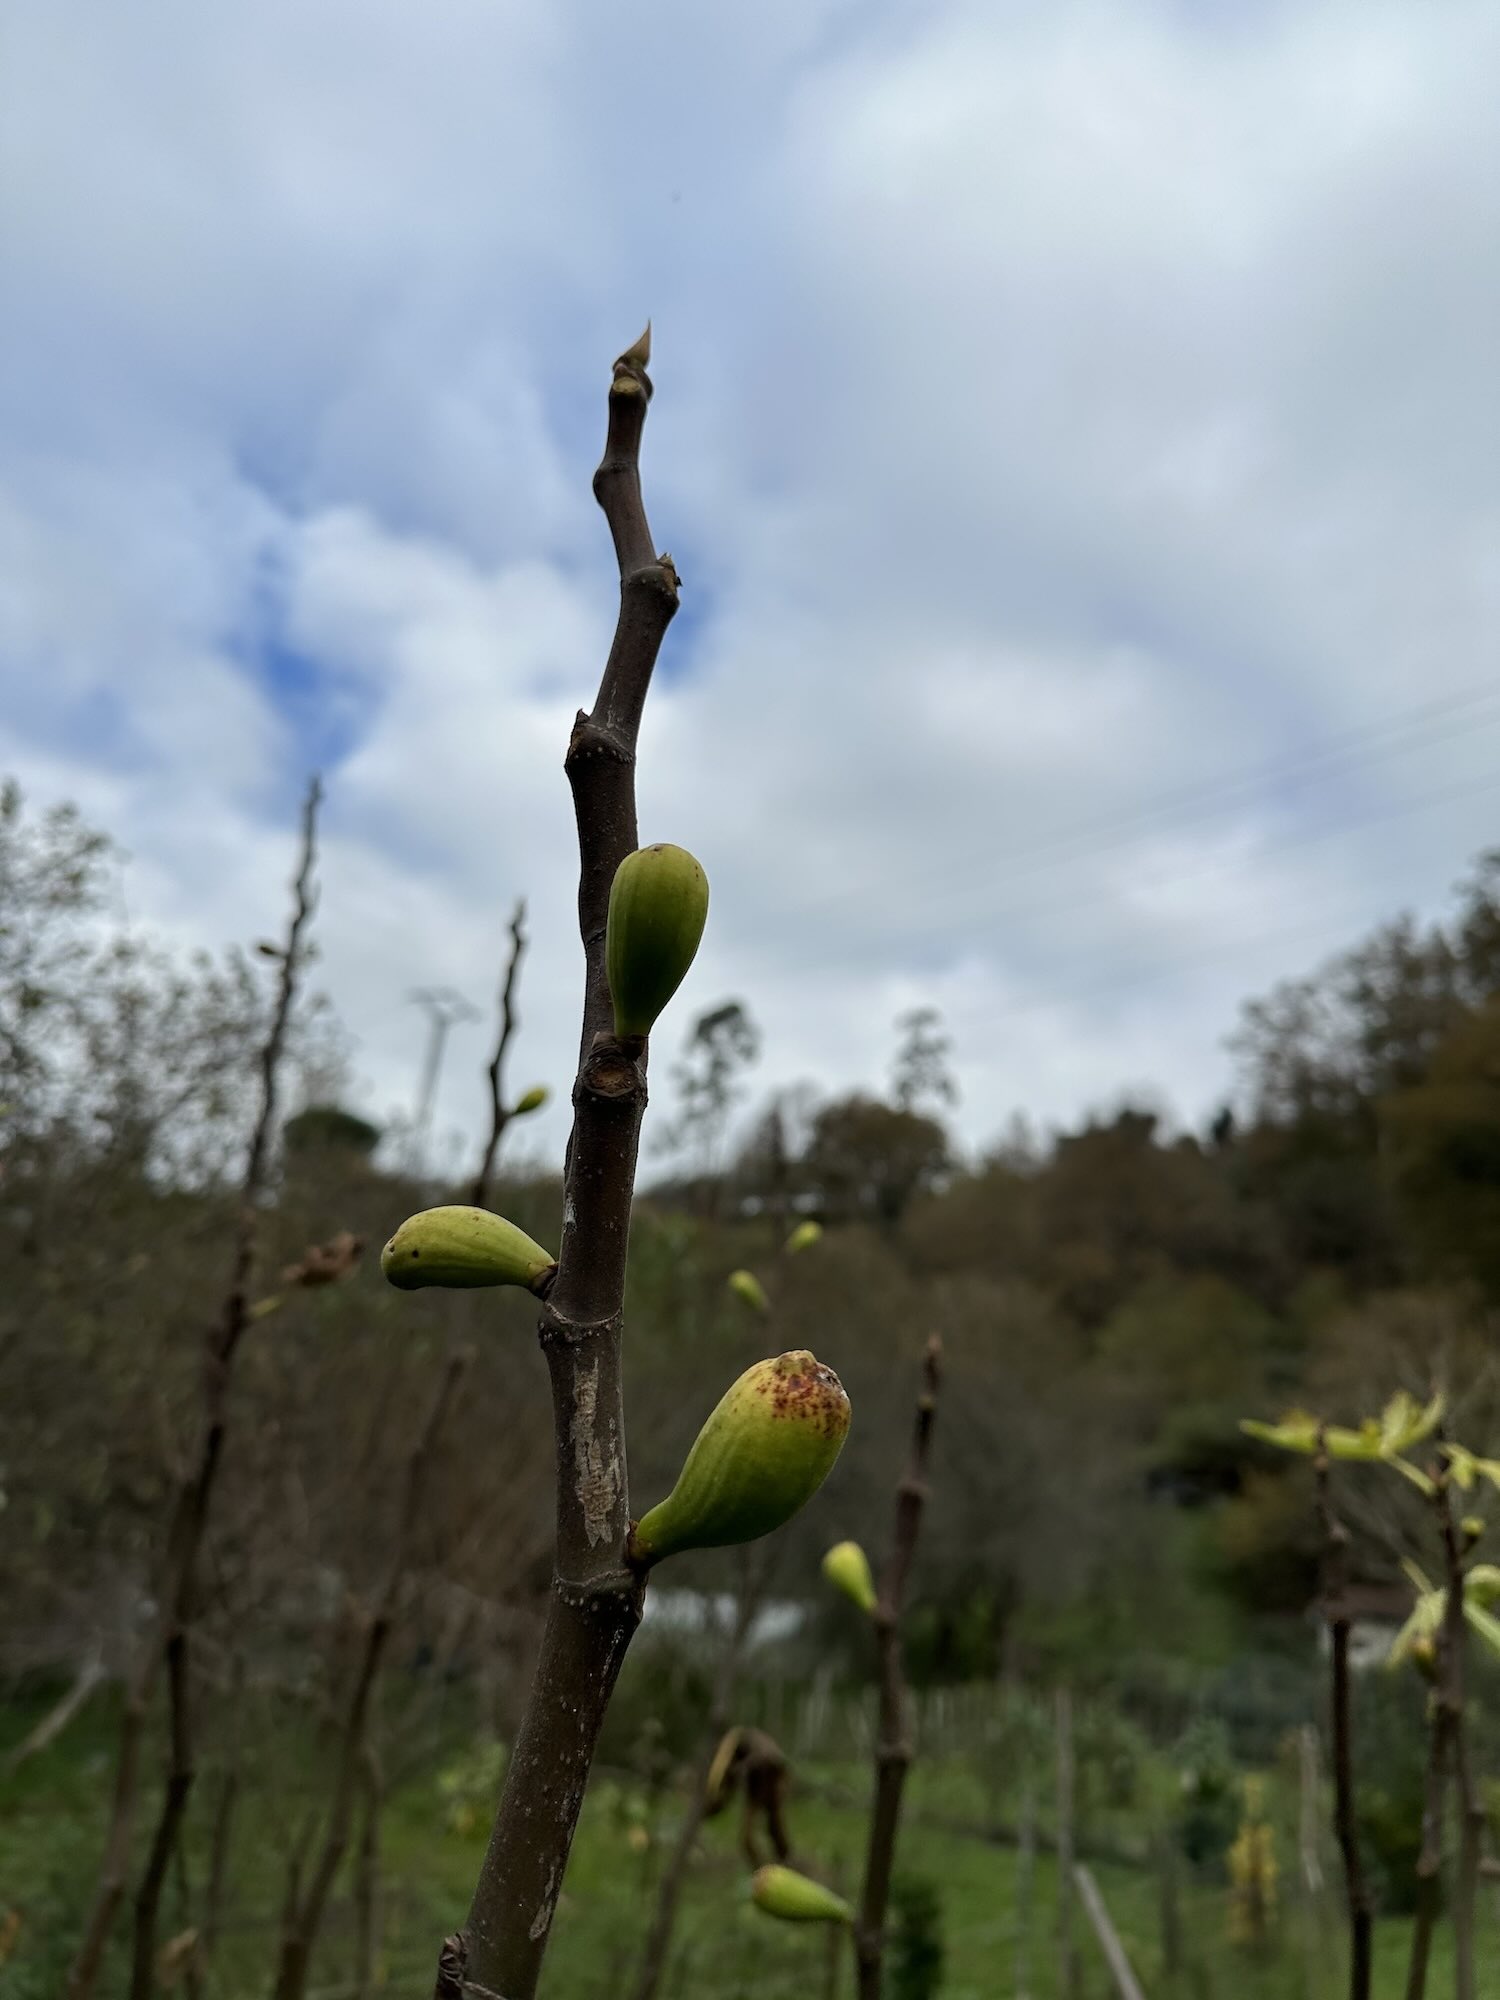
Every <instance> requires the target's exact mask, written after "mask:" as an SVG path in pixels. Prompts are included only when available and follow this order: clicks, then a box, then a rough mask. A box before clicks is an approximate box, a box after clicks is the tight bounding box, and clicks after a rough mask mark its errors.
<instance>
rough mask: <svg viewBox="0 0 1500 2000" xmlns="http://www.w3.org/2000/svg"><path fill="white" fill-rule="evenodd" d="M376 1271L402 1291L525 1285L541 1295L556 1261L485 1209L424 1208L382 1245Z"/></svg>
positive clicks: (512, 1224) (549, 1282)
mask: <svg viewBox="0 0 1500 2000" xmlns="http://www.w3.org/2000/svg"><path fill="white" fill-rule="evenodd" d="M380 1268H381V1270H382V1271H383V1272H384V1273H385V1275H386V1277H387V1278H388V1279H389V1281H390V1282H391V1284H393V1285H396V1286H398V1287H399V1288H400V1289H401V1290H402V1291H404V1292H415V1291H418V1290H420V1289H421V1288H422V1286H424V1285H446V1286H450V1287H463V1286H471V1285H524V1286H525V1288H526V1289H527V1290H528V1291H531V1292H537V1293H539V1294H545V1293H546V1291H547V1289H548V1288H549V1286H550V1284H551V1280H552V1274H553V1272H554V1271H555V1270H556V1269H557V1260H556V1259H555V1258H553V1257H549V1256H548V1255H547V1252H546V1251H545V1250H544V1249H543V1248H542V1247H541V1245H540V1244H539V1243H533V1242H532V1240H531V1238H530V1237H529V1236H528V1235H527V1234H526V1232H525V1230H523V1229H517V1227H516V1225H515V1224H514V1223H513V1222H507V1221H506V1219H505V1217H504V1216H503V1215H492V1214H491V1213H490V1211H489V1210H488V1209H487V1208H462V1207H453V1208H424V1209H423V1211H422V1213H421V1214H420V1215H413V1216H411V1217H410V1218H409V1219H408V1220H407V1221H405V1222H403V1223H402V1225H401V1227H400V1228H399V1229H398V1230H397V1231H396V1233H395V1235H394V1236H393V1237H392V1238H391V1240H390V1242H389V1243H387V1244H386V1246H385V1248H384V1250H382V1251H381V1253H380Z"/></svg>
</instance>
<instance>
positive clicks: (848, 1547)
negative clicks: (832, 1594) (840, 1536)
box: [823, 1542, 877, 1614]
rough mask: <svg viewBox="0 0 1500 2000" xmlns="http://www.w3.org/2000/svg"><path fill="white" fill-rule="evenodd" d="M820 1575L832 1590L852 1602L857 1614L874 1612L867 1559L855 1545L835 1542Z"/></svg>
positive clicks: (872, 1589) (873, 1586)
mask: <svg viewBox="0 0 1500 2000" xmlns="http://www.w3.org/2000/svg"><path fill="white" fill-rule="evenodd" d="M823 1574H824V1576H826V1577H827V1579H828V1581H829V1582H830V1583H831V1584H832V1585H833V1587H834V1589H835V1590H841V1591H842V1592H843V1593H844V1595H845V1597H848V1598H851V1599H852V1600H853V1601H854V1603H856V1604H857V1605H858V1606H859V1608H860V1610H861V1611H863V1612H865V1613H867V1614H868V1613H869V1612H871V1611H873V1610H874V1609H875V1605H876V1602H877V1600H876V1596H875V1579H874V1577H873V1576H872V1575H871V1574H870V1558H869V1557H868V1556H867V1555H866V1554H865V1552H864V1550H863V1549H862V1548H861V1547H860V1545H859V1543H858V1542H837V1543H835V1545H834V1546H833V1547H832V1548H831V1549H830V1550H829V1551H828V1553H827V1555H826V1556H824V1558H823Z"/></svg>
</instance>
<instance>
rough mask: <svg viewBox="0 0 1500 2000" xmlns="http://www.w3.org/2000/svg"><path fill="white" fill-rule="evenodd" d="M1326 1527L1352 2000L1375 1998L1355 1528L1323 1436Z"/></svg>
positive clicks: (1320, 1491) (1337, 1824)
mask: <svg viewBox="0 0 1500 2000" xmlns="http://www.w3.org/2000/svg"><path fill="white" fill-rule="evenodd" d="M1313 1471H1314V1476H1315V1478H1316V1481H1317V1496H1318V1518H1319V1520H1320V1522H1321V1524H1322V1528H1323V1609H1324V1615H1325V1617H1326V1618H1327V1620H1328V1632H1329V1640H1330V1646H1331V1652H1332V1683H1333V1685H1332V1705H1333V1798H1334V1828H1335V1831H1336V1832H1337V1834H1338V1843H1339V1852H1340V1854H1341V1855H1342V1856H1343V1861H1344V1897H1345V1903H1346V1906H1347V1909H1348V1913H1349V2000H1370V1972H1371V1959H1370V1944H1371V1919H1370V1899H1369V1893H1368V1891H1367V1890H1366V1888H1365V1877H1364V1868H1363V1865H1362V1864H1361V1861H1360V1856H1359V1836H1358V1833H1357V1832H1356V1829H1355V1823H1354V1747H1353V1726H1352V1721H1351V1716H1350V1689H1349V1622H1350V1621H1349V1530H1348V1529H1347V1528H1346V1527H1345V1526H1344V1524H1343V1522H1342V1521H1341V1520H1340V1519H1339V1517H1338V1515H1337V1514H1336V1513H1335V1511H1334V1506H1333V1496H1332V1492H1331V1488H1330V1481H1329V1466H1328V1442H1327V1438H1326V1437H1324V1436H1321V1435H1320V1437H1319V1439H1318V1455H1317V1458H1316V1459H1315V1460H1314V1464H1313Z"/></svg>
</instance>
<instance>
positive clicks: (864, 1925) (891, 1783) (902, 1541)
mask: <svg viewBox="0 0 1500 2000" xmlns="http://www.w3.org/2000/svg"><path fill="white" fill-rule="evenodd" d="M942 1357H943V1344H942V1342H941V1340H940V1339H939V1338H938V1336H937V1335H936V1334H935V1333H934V1334H932V1335H931V1336H930V1337H929V1339H928V1342H927V1348H926V1352H925V1353H924V1355H923V1358H922V1378H923V1381H922V1393H921V1395H920V1396H919V1397H918V1398H917V1416H916V1423H915V1426H914V1428H913V1432H912V1445H911V1459H910V1461H909V1463H908V1465H907V1468H906V1473H905V1476H904V1477H903V1478H902V1480H901V1483H900V1485H899V1486H898V1487H897V1488H896V1528H895V1534H894V1535H893V1537H892V1540H891V1553H890V1557H889V1559H888V1561H887V1563H886V1566H885V1573H884V1575H883V1576H882V1577H881V1579H880V1597H879V1599H878V1601H877V1603H876V1606H875V1610H874V1612H873V1614H872V1617H873V1620H874V1625H875V1638H876V1645H877V1647H878V1649H879V1654H880V1728H879V1733H878V1737H877V1740H876V1745H875V1810H874V1812H873V1813H872V1815H871V1818H870V1838H869V1842H868V1844H867V1846H866V1849H865V1877H864V1889H863V1891H862V1893H861V1895H860V1903H859V1917H858V1920H857V1922H856V1923H855V1926H854V1962H855V1967H856V1978H857V1988H858V1993H859V2000H880V1977H881V1967H882V1964H883V1961H884V1956H885V1913H886V1905H887V1903H888V1902H889V1900H890V1891H891V1869H892V1867H893V1865H894V1863H895V1859H896V1830H897V1827H898V1825H899V1823H900V1819H901V1794H902V1791H903V1789H904V1788H905V1785H906V1774H907V1771H908V1770H909V1769H910V1768H911V1759H912V1744H911V1727H910V1717H909V1715H908V1712H907V1709H908V1704H907V1699H906V1677H905V1674H904V1673H903V1671H902V1665H901V1611H902V1607H903V1605H904V1603H905V1601H906V1585H907V1579H908V1577H909V1576H910V1574H911V1565H912V1557H913V1556H914V1554H915V1553H916V1547H917V1534H918V1531H919V1530H920V1528H921V1525H922V1510H923V1508H924V1507H925V1506H926V1504H927V1459H928V1453H929V1449H930V1447H931V1443H932V1426H933V1420H934V1418H935V1416H936V1414H937V1396H938V1389H939V1386H940V1384H941V1381H942Z"/></svg>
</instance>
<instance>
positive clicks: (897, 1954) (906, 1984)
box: [886, 1875, 943, 2000]
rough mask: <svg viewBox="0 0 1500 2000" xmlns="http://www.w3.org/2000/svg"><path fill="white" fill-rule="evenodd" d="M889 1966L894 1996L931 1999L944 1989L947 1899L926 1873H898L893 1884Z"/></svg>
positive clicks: (904, 1999)
mask: <svg viewBox="0 0 1500 2000" xmlns="http://www.w3.org/2000/svg"><path fill="white" fill-rule="evenodd" d="M886 1967H887V1974H888V1985H889V1988H890V1993H891V2000H931V1996H932V1995H933V1994H935V1993H940V1992H941V1991H942V1989H943V1899H942V1896H941V1895H940V1893H939V1891H938V1886H937V1884H936V1883H935V1882H933V1881H931V1880H930V1879H929V1878H928V1877H927V1876H925V1875H898V1876H897V1877H896V1879H895V1881H894V1882H893V1883H892V1884H891V1939H890V1945H889V1951H888V1957H887V1960H886Z"/></svg>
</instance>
